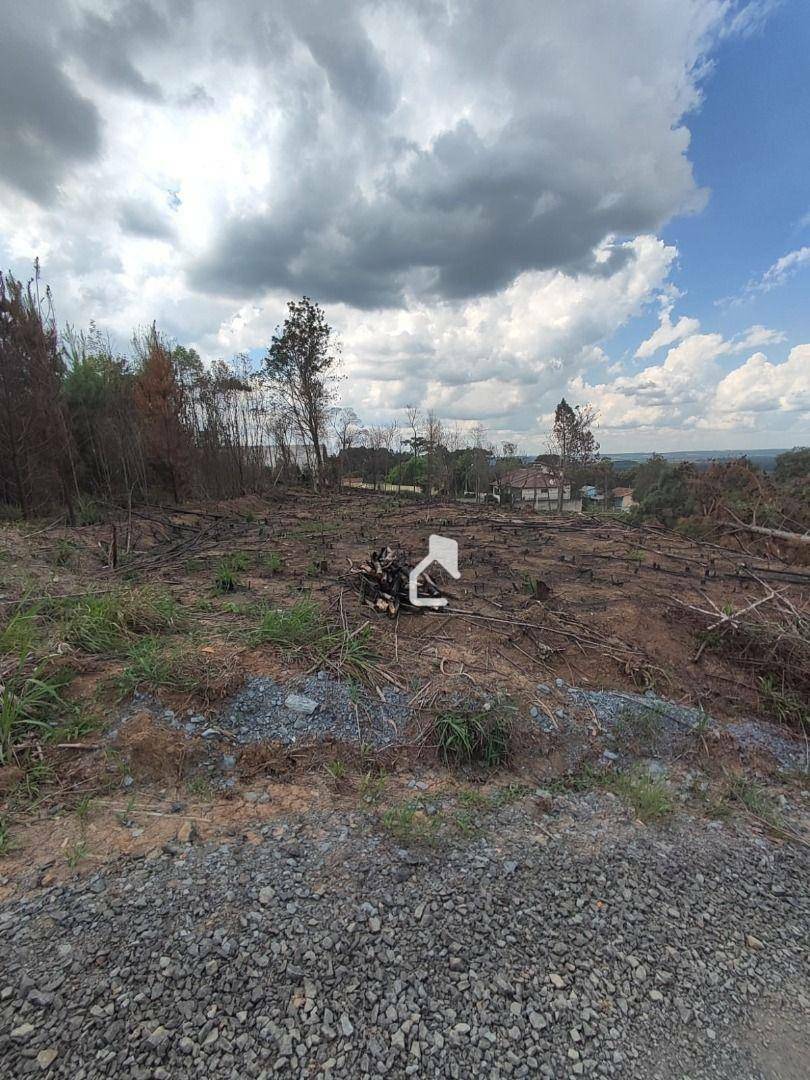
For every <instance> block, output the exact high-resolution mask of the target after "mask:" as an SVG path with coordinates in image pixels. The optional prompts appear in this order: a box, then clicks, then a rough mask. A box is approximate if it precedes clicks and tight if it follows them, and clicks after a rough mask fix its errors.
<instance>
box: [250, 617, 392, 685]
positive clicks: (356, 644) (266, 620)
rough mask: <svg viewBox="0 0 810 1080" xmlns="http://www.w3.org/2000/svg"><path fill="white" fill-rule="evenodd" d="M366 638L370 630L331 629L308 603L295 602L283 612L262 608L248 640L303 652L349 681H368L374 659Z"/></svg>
mask: <svg viewBox="0 0 810 1080" xmlns="http://www.w3.org/2000/svg"><path fill="white" fill-rule="evenodd" d="M370 639H371V629H370V627H368V626H361V627H359V628H358V629H357V630H354V631H348V630H344V629H343V628H342V627H339V626H334V625H332V624H330V623H329V622H328V621H327V620H326V619H324V615H323V612H322V611H321V610H320V608H319V607H318V605H317V604H316V603H314V601H312V600H299V601H297V603H295V604H293V606H292V607H290V608H285V609H283V610H280V609H277V608H268V609H266V610H265V611H264V612H263V614H262V616H261V620H260V622H259V625H258V627H257V628H256V629H255V630H254V631H253V633H252V634H251V635H250V638H249V640H250V643H251V644H252V645H264V644H271V645H275V646H277V647H278V648H280V649H283V650H285V651H287V652H293V651H296V650H300V651H303V652H305V653H306V654H307V655H308V656H310V657H311V658H312V659H313V660H317V661H318V662H319V663H327V664H329V665H330V666H331V667H333V668H335V669H336V670H337V671H338V672H339V673H340V674H341V675H342V676H344V677H346V678H350V679H368V678H369V677H370V676H371V675H372V674H373V672H374V670H375V668H376V662H377V658H376V654H375V652H374V650H373V648H372V647H371V644H370Z"/></svg>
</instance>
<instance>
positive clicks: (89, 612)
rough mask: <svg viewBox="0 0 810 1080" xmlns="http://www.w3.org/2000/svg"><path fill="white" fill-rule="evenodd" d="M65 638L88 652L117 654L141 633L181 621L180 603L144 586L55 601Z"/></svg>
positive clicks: (54, 609)
mask: <svg viewBox="0 0 810 1080" xmlns="http://www.w3.org/2000/svg"><path fill="white" fill-rule="evenodd" d="M51 610H52V612H53V613H54V614H55V615H57V616H58V617H59V618H60V620H61V625H62V632H63V634H64V638H65V640H66V641H67V642H69V643H70V644H71V645H75V646H76V648H78V649H82V650H84V652H88V653H117V652H121V651H122V650H124V649H126V647H127V646H128V645H129V643H130V642H131V641H132V639H133V637H135V636H136V635H138V634H148V633H153V632H154V631H156V630H168V629H171V628H172V627H174V626H176V625H178V624H179V623H180V621H181V612H180V608H179V606H178V604H177V602H176V601H175V600H174V598H173V597H172V596H171V595H170V594H169V593H167V592H163V591H161V590H159V589H156V588H150V587H148V586H144V587H142V588H138V589H116V590H114V591H112V592H109V593H99V594H93V593H88V594H87V595H85V596H80V597H75V598H71V599H68V600H62V601H53V602H52V605H51Z"/></svg>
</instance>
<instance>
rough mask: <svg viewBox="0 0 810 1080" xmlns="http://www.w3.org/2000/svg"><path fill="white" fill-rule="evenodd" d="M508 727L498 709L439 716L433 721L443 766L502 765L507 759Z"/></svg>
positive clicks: (509, 735) (453, 712) (461, 711)
mask: <svg viewBox="0 0 810 1080" xmlns="http://www.w3.org/2000/svg"><path fill="white" fill-rule="evenodd" d="M511 727H512V726H511V722H510V720H509V717H508V715H507V712H506V709H505V708H503V707H500V706H498V707H494V708H491V709H481V710H472V709H468V710H454V711H450V712H443V713H439V715H438V716H437V717H436V720H435V732H436V741H437V745H438V748H439V756H440V757H441V759H442V761H443V762H444V763H445V764H453V765H461V764H467V763H471V762H481V763H482V764H484V765H486V766H489V767H494V766H497V765H503V764H504V763H505V762H506V760H507V758H508V756H509V742H510V737H511Z"/></svg>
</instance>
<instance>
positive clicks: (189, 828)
mask: <svg viewBox="0 0 810 1080" xmlns="http://www.w3.org/2000/svg"><path fill="white" fill-rule="evenodd" d="M177 839H178V840H179V841H180V843H181V844H193V843H194V841H195V840H196V839H197V826H196V825H195V824H194V822H193V821H188V820H187V821H184V822H182V824H181V825H180V826H179V827H178V829H177Z"/></svg>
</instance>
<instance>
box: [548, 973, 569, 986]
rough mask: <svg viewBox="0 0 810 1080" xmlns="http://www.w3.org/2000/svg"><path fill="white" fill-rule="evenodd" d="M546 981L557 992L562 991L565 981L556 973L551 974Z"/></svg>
mask: <svg viewBox="0 0 810 1080" xmlns="http://www.w3.org/2000/svg"><path fill="white" fill-rule="evenodd" d="M548 981H549V982H550V983H551V985H552V986H556V987H557V989H558V990H562V988H563V987H564V986H565V979H563V977H562V976H561V975H558V974H557V973H556V972H552V973H551V974H550V975H549V977H548Z"/></svg>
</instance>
